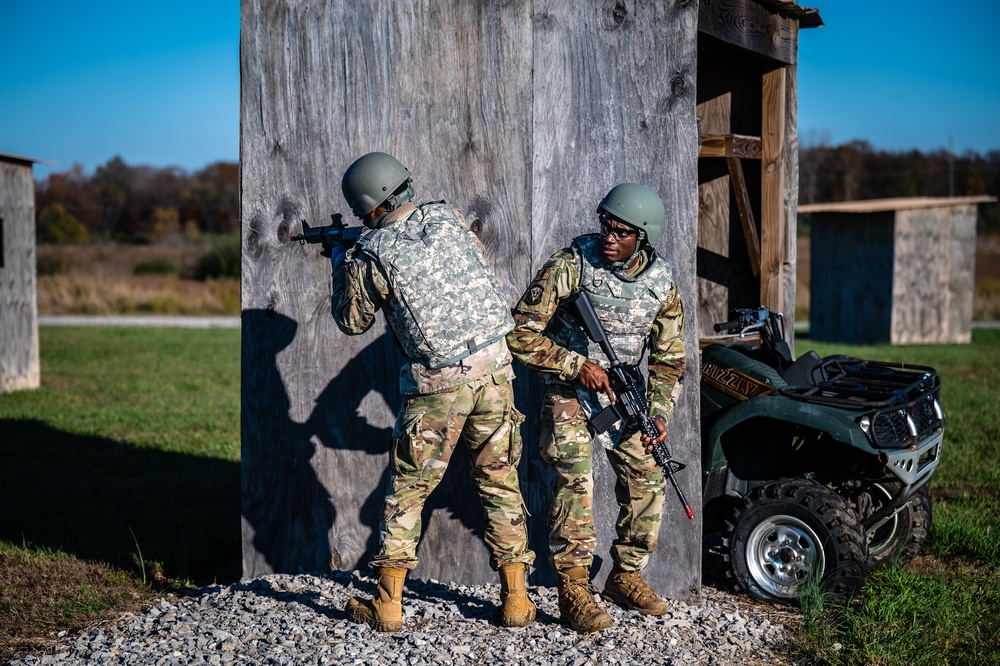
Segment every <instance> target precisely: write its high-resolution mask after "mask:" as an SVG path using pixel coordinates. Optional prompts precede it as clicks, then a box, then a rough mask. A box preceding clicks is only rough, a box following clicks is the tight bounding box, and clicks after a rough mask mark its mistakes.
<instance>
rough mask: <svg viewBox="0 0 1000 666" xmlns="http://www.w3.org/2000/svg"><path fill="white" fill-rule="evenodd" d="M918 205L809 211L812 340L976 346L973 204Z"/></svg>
mask: <svg viewBox="0 0 1000 666" xmlns="http://www.w3.org/2000/svg"><path fill="white" fill-rule="evenodd" d="M992 201H996V198H995V197H989V196H979V197H916V198H902V199H877V200H869V201H851V202H845V203H826V204H809V205H803V206H802V207H801V208H800V209H799V210H800V211H801V212H802V213H810V222H811V241H810V244H811V258H810V263H811V268H810V272H811V275H810V306H809V337H810V338H812V339H814V340H824V341H829V342H844V343H848V344H876V343H883V342H889V343H892V344H927V343H967V342H970V341H971V340H972V295H973V286H974V279H975V260H976V210H977V208H976V207H977V205H978V204H981V203H987V202H992Z"/></svg>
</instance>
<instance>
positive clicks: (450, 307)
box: [331, 153, 535, 631]
mask: <svg viewBox="0 0 1000 666" xmlns="http://www.w3.org/2000/svg"><path fill="white" fill-rule="evenodd" d="M342 189H343V191H344V197H345V198H346V199H347V201H348V203H349V204H350V206H351V209H352V211H353V212H354V214H355V215H357V216H358V217H359V218H360V219H361V220H362V221H363V222H364V224H365V226H366V227H368V228H367V229H366V230H365V231H364V232H363V233H362V234H361V236H360V237H359V239H358V241H357V243H356V244H355V245H354V246H353V247H352V248H351V249H350V251H347V252H346V254H345V251H344V250H343V248H340V247H339V246H338V247H337V248H334V250H333V251H332V256H331V259H332V261H333V300H332V310H333V317H334V320H335V321H336V322H337V325H338V326H339V327H340V329H341V330H342V331H344V332H345V333H347V334H349V335H358V334H361V333H363V332H365V331H366V330H368V328H369V327H371V325H372V323H373V322H374V320H375V313H376V312H377V311H378V310H379V309H381V310H382V311H383V312H384V313H385V317H386V321H387V322H388V324H389V328H390V329H391V330H392V332H393V334H394V335H395V336H396V339H397V340H398V341H399V343H400V346H401V347H402V349H403V350H404V352H405V353H406V355H407V357H408V360H407V362H406V363H405V364H404V366H403V368H402V369H401V372H400V381H399V384H400V392H401V393H402V394H403V396H404V404H403V406H402V409H401V410H400V413H399V416H398V418H397V421H396V426H395V430H394V432H393V445H392V452H391V456H390V462H389V465H390V477H389V485H388V488H387V489H386V496H385V503H384V505H383V516H382V521H381V523H380V525H379V544H380V547H379V551H378V553H377V554H376V555H375V557H374V558H373V559H372V561H371V563H370V564H371V566H372V568H373V569H374V570H375V572H376V574H377V576H378V592H377V595H376V597H375V598H374V599H372V600H362V599H358V598H353V599H351V600H350V601H349V602H348V605H347V609H346V612H347V616H348V619H350V620H351V621H353V622H357V623H361V622H366V623H368V624H369V625H371V626H373V627H374V628H375V629H377V630H379V631H400V630H401V629H402V624H403V616H402V591H403V582H404V580H405V577H406V572H407V571H408V570H411V569H413V568H414V567H416V565H417V554H416V549H417V543H418V541H419V539H420V533H421V519H420V513H421V510H422V509H423V506H424V503H425V502H426V500H427V497H428V496H429V495H430V493H431V491H433V490H434V488H435V487H437V485H438V483H439V482H440V481H441V479H442V477H443V476H444V472H445V469H446V468H447V466H448V461H449V460H450V459H451V456H452V454H453V453H454V451H455V448H456V444H457V442H458V439H459V436H460V435H464V438H465V442H466V445H467V448H468V453H469V455H470V456H471V460H472V467H473V478H474V481H475V483H476V485H477V487H478V489H479V496H480V499H481V500H482V503H483V506H484V507H485V510H486V535H485V539H486V543H487V545H488V547H489V548H490V551H491V558H490V564H491V566H492V567H493V568H494V569H495V570H499V572H500V585H501V591H500V603H501V607H500V613H499V621H500V623H502V624H503V625H505V626H525V625H527V624H528V623H529V622H531V621H533V620H534V618H535V606H534V604H533V603H532V602H531V601H530V599H528V596H527V592H526V589H525V573H526V570H527V567H528V566H529V565H531V563H532V562H533V561H534V553H532V552H531V551H530V550H529V549H528V535H527V526H526V511H525V508H524V501H523V499H522V497H521V492H520V486H519V481H518V474H517V465H518V462H519V460H520V458H521V437H520V424H521V422H522V421H523V420H524V417H523V415H521V414H520V413H519V412H518V411H517V409H516V408H515V407H514V397H513V391H512V388H511V380H513V379H514V372H513V370H512V368H511V360H512V359H511V356H510V352H509V351H508V349H507V345H506V342H505V340H504V335H505V334H506V333H507V332H508V331H510V330H511V329H512V328H513V326H514V322H513V320H512V319H511V314H510V307H509V306H508V304H507V300H506V296H505V295H504V293H503V290H502V288H501V286H500V284H499V282H498V281H497V279H496V276H495V275H494V273H493V271H492V270H491V269H490V267H489V265H488V264H487V263H486V260H485V255H484V248H483V246H482V244H481V243H480V242H479V239H478V238H477V237H476V236H475V235H474V234H473V233H472V232H471V231H470V230H469V229H468V228H467V226H466V225H465V222H464V220H463V218H462V215H461V214H460V213H459V212H458V211H457V210H455V209H453V208H452V207H451V206H449V205H447V204H445V203H443V202H440V203H433V204H425V205H422V206H416V205H414V204H413V203H411V201H410V199H411V198H412V196H413V187H412V180H411V177H410V172H409V171H408V170H407V169H406V168H405V167H404V166H403V165H402V164H400V163H399V162H398V161H397V160H396V159H395V158H393V157H392V156H390V155H387V154H385V153H369V154H367V155H364V156H363V157H361V158H359V159H358V160H357V161H355V162H354V164H352V165H351V167H350V168H349V169H348V170H347V171H346V172H345V174H344V178H343V182H342Z"/></svg>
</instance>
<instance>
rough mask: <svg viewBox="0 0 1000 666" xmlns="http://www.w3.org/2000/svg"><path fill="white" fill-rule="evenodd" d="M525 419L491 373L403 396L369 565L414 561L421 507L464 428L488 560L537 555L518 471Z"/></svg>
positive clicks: (525, 559) (495, 563) (506, 386)
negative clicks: (376, 544)
mask: <svg viewBox="0 0 1000 666" xmlns="http://www.w3.org/2000/svg"><path fill="white" fill-rule="evenodd" d="M523 421H524V415H522V414H521V413H520V412H519V411H517V409H516V408H515V407H514V394H513V390H512V388H511V384H510V382H507V381H504V382H498V381H497V380H494V378H493V377H492V376H491V375H487V376H486V377H483V378H482V379H478V380H476V381H473V382H471V383H469V384H466V385H464V386H461V387H458V388H455V389H453V390H450V391H443V392H440V393H433V394H429V395H412V396H407V399H406V402H405V403H404V404H403V407H402V409H401V410H400V413H399V417H398V419H397V420H396V428H395V431H394V432H393V446H392V454H391V457H390V462H389V465H390V468H389V471H390V475H389V486H388V488H387V489H386V495H385V504H384V506H383V514H382V521H381V524H380V525H379V531H380V535H379V537H380V539H379V540H380V548H379V552H378V554H377V555H376V556H375V557H374V558H373V559H372V561H371V566H373V567H375V566H378V567H394V568H400V569H413V568H414V567H416V566H417V543H418V542H419V540H420V534H421V530H422V525H421V518H420V513H421V510H422V509H423V507H424V503H425V502H426V501H427V497H428V496H429V495H430V494H431V492H432V491H433V490H434V489H435V488H436V487H437V485H438V483H440V482H441V479H442V478H443V477H444V472H445V469H446V468H447V467H448V461H449V460H451V456H452V454H453V453H454V452H455V449H456V446H457V444H458V440H459V435H464V438H465V443H466V446H467V448H468V452H469V455H470V457H471V460H472V476H473V481H474V482H475V484H476V487H477V488H478V491H479V497H480V499H481V500H482V504H483V507H484V508H485V511H486V534H485V539H486V545H487V546H488V547H489V549H490V552H491V555H490V566H492V567H493V568H494V569H498V568H499V567H500V566H501V565H504V564H513V563H515V562H522V563H524V564H526V565H530V564H531V563H532V562H534V561H535V554H534V553H533V552H532V551H530V550H529V549H528V530H527V525H526V517H527V510H526V509H525V506H524V500H523V498H522V497H521V489H520V485H519V480H518V474H517V465H518V462H519V461H520V459H521V428H520V427H521V423H522V422H523Z"/></svg>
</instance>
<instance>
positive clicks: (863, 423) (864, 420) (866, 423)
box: [858, 414, 872, 435]
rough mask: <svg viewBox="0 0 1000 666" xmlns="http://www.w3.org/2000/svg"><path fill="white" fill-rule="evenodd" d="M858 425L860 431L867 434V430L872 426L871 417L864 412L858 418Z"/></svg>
mask: <svg viewBox="0 0 1000 666" xmlns="http://www.w3.org/2000/svg"><path fill="white" fill-rule="evenodd" d="M858 426H859V427H860V428H861V431H862V432H863V433H865V434H866V435H867V434H868V431H869V430H871V427H872V417H871V416H870V415H868V414H865V415H864V416H862V417H861V418H860V419H858Z"/></svg>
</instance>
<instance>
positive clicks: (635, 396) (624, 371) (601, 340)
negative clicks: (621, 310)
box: [560, 291, 694, 520]
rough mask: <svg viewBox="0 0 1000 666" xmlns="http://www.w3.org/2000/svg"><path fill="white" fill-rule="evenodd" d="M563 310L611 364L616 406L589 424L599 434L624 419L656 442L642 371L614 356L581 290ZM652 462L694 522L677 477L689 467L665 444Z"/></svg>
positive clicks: (659, 446) (655, 450)
mask: <svg viewBox="0 0 1000 666" xmlns="http://www.w3.org/2000/svg"><path fill="white" fill-rule="evenodd" d="M560 307H561V308H565V309H566V310H567V311H569V312H570V313H572V314H575V315H576V319H577V320H578V321H579V322H580V325H581V326H582V327H583V330H584V332H585V333H586V334H587V337H589V338H590V339H591V340H592V341H593V342H596V343H597V344H598V345H600V347H601V351H603V352H604V355H605V356H607V357H608V360H609V361H610V362H611V367H609V368H608V370H607V373H608V379H609V380H610V382H611V391H612V393H614V394H615V403H614V404H612V405H608V406H607V407H605V408H604V409H602V410H601V411H600V412H598V413H597V414H596V415H594V417H593V418H592V419H590V425H591V426H592V427H593V428H594V430H596V431H597V432H605V431H606V430H607V429H608V428H610V427H611V426H613V425H614V424H616V423H618V422H619V421H621V420H622V419H624V420H625V421H626V423H632V424H634V425H636V426H638V427H639V430H640V432H642V434H643V435H645V436H646V437H648V438H649V439H650V440H651V441H652V440H655V439H656V438H657V437H659V436H660V431H659V429H658V428H657V427H656V423H655V421H654V420H653V419H652V417H650V415H649V407H648V406H647V405H646V392H645V391H644V390H643V388H642V386H643V378H642V372H641V371H640V370H639V366H638V365H636V364H634V363H632V364H625V363H622V362H621V361H620V360H618V355H617V354H615V350H614V349H612V348H611V343H610V342H609V341H608V334H607V332H606V331H605V330H604V326H603V324H601V320H600V319H598V318H597V312H595V311H594V305H593V304H592V303H591V302H590V299H589V298H587V297H586V296H585V295H584V293H583V292H582V291H581V292H578V293H577V294H575V295H573V296H571V297H570V298H567V299H566V300H565V301H563V302H562V304H561V305H560ZM653 460H655V461H656V464H657V465H659V466H660V468H661V469H663V475H664V476H665V477H666V478H667V479H669V480H670V483H671V484H672V485H673V487H674V491H675V492H676V493H677V499H679V500H680V501H681V505H682V506H683V507H684V513H686V514H687V517H688V518H690V519H692V520H693V519H694V511H692V510H691V505H690V504H688V501H687V499H685V497H684V493H683V492H682V491H681V487H680V486H679V485H677V479H675V478H674V473H675V472H679V471H681V470H682V469H684V468H685V467H687V465H685V464H683V463H680V462H677V461H676V460H674V459H673V458H672V457H671V455H670V450H669V449H668V448H667V443H666V442H660V443H658V444H654V445H653Z"/></svg>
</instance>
